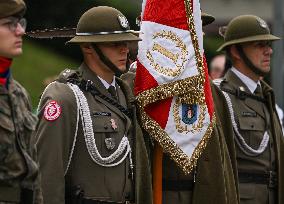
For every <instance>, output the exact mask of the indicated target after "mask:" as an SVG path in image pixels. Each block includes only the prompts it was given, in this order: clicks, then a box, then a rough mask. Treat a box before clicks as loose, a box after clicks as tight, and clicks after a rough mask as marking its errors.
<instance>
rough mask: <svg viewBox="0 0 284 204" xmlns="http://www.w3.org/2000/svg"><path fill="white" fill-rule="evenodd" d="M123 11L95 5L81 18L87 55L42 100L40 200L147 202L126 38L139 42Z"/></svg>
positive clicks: (51, 203)
mask: <svg viewBox="0 0 284 204" xmlns="http://www.w3.org/2000/svg"><path fill="white" fill-rule="evenodd" d="M139 40H140V38H138V37H136V36H135V35H133V34H132V31H131V30H129V24H128V21H127V19H126V18H125V16H124V15H123V14H122V13H121V12H120V11H118V10H116V9H114V8H111V7H106V6H100V7H94V8H92V9H90V10H88V11H86V12H85V13H84V14H83V15H82V16H81V18H80V20H79V22H78V25H77V30H76V36H75V37H74V38H72V39H71V40H70V41H69V42H68V43H72V44H78V45H79V46H80V48H81V51H82V54H83V56H84V62H83V63H82V64H81V66H80V67H79V68H78V70H77V71H73V70H70V69H66V70H65V71H63V73H62V74H61V75H60V76H59V79H58V80H57V81H56V82H53V83H51V84H50V85H48V87H47V88H46V90H45V91H44V93H43V95H42V98H41V101H40V104H39V118H40V121H39V123H38V126H37V147H38V150H39V152H38V156H39V162H40V170H41V175H42V192H43V200H44V203H47V204H60V203H68V204H69V203H84V204H106V203H107V204H115V203H136V204H151V203H152V195H151V192H152V191H151V179H150V169H149V161H148V155H147V151H146V147H145V143H144V139H143V135H142V132H141V129H140V128H139V126H138V125H137V120H136V117H135V106H134V105H133V102H134V97H133V95H132V92H131V90H130V88H129V87H128V86H127V85H126V84H125V83H124V82H122V81H121V80H120V79H119V78H117V77H115V73H123V72H125V71H126V64H127V54H128V52H129V49H128V47H127V44H128V42H132V41H139Z"/></svg>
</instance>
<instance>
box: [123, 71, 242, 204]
mask: <svg viewBox="0 0 284 204" xmlns="http://www.w3.org/2000/svg"><path fill="white" fill-rule="evenodd" d="M121 78H122V79H123V80H125V81H126V82H127V83H128V84H129V85H130V86H132V87H133V84H134V79H135V73H133V72H128V73H127V74H124V75H122V76H121ZM211 88H212V94H213V97H214V100H215V99H217V98H218V97H219V96H220V97H223V96H222V93H221V92H220V91H219V89H218V88H217V87H216V86H214V85H212V87H211ZM224 107H225V108H224ZM215 112H216V118H217V120H216V126H215V127H214V129H213V133H212V136H211V138H210V140H209V142H208V144H207V147H206V148H205V150H204V152H203V153H202V155H201V157H200V158H199V160H198V163H197V166H196V169H195V170H194V172H193V173H192V174H190V175H185V174H184V173H183V172H182V170H181V169H180V168H179V167H178V166H177V165H176V164H175V163H174V162H173V161H172V160H171V159H170V158H169V157H168V156H167V155H166V154H164V156H163V179H164V180H170V181H175V182H176V183H187V182H188V183H190V182H191V183H192V184H193V188H192V190H191V191H182V190H180V191H163V204H173V203H178V204H203V203H204V204H205V203H212V204H238V203H239V198H238V186H237V183H236V182H235V180H236V178H237V170H236V169H237V168H236V163H235V161H233V162H232V160H231V153H230V151H231V150H232V149H233V151H231V152H232V154H233V155H234V143H233V142H234V141H233V132H232V131H233V129H232V126H231V125H230V124H228V123H226V120H227V114H228V109H227V108H226V106H225V104H223V103H222V101H219V103H215Z"/></svg>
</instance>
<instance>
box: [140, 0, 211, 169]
mask: <svg viewBox="0 0 284 204" xmlns="http://www.w3.org/2000/svg"><path fill="white" fill-rule="evenodd" d="M141 20H142V22H141V34H140V38H141V39H142V41H141V42H139V51H138V61H137V70H136V80H135V95H136V97H137V101H138V106H139V111H140V116H141V122H142V126H143V128H144V129H145V130H146V131H147V132H148V133H149V134H150V135H151V137H152V138H153V139H154V140H155V141H157V142H158V144H159V145H160V146H161V148H162V150H163V152H165V153H167V154H168V155H169V156H170V157H171V158H172V159H173V160H174V161H175V162H176V163H177V164H178V166H179V167H180V168H181V169H182V170H183V171H184V172H185V173H186V174H188V173H190V172H191V170H192V169H193V168H194V166H195V165H196V162H197V159H198V158H199V156H200V155H201V153H202V151H203V150H204V148H205V146H206V144H207V142H208V139H209V138H210V135H211V132H212V129H213V125H214V121H215V116H214V107H213V101H212V95H211V90H210V84H209V80H208V73H207V65H206V62H205V60H204V58H203V54H204V53H203V32H202V21H201V10H200V3H199V0H163V1H161V0H147V1H146V0H144V2H143V9H142V16H141Z"/></svg>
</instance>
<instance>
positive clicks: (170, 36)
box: [146, 30, 188, 77]
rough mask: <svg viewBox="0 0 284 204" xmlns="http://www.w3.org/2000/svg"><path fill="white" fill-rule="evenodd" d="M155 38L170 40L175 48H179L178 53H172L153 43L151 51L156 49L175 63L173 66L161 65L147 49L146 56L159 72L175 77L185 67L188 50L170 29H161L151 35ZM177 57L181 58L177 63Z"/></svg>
mask: <svg viewBox="0 0 284 204" xmlns="http://www.w3.org/2000/svg"><path fill="white" fill-rule="evenodd" d="M157 38H164V39H166V40H170V41H171V42H173V43H174V44H175V45H176V47H177V48H179V50H180V52H179V53H176V54H175V53H172V52H171V51H170V50H168V49H167V48H165V47H163V46H161V45H159V44H157V43H154V45H153V48H152V51H153V52H154V51H157V52H159V53H160V54H162V55H163V56H165V57H166V58H168V59H169V60H171V61H172V62H173V63H174V64H175V66H176V67H175V68H169V67H163V66H161V65H160V64H158V63H156V62H155V59H154V57H153V55H152V54H151V52H150V51H149V50H148V51H147V54H146V57H147V58H148V60H149V61H150V65H151V66H152V67H153V68H154V69H155V70H156V71H157V72H159V73H161V74H164V75H166V76H170V77H176V76H178V75H180V74H181V72H182V70H183V69H184V68H185V64H186V62H187V59H188V51H187V47H186V45H185V43H184V42H183V41H182V40H181V39H180V38H179V37H178V35H177V34H176V33H174V32H172V31H165V30H163V31H161V32H157V33H155V34H154V35H153V40H155V39H157ZM179 57H180V58H181V63H180V64H178V59H179Z"/></svg>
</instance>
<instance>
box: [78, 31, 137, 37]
mask: <svg viewBox="0 0 284 204" xmlns="http://www.w3.org/2000/svg"><path fill="white" fill-rule="evenodd" d="M134 32H135V31H134V30H126V31H113V32H98V33H76V35H77V36H90V35H108V34H120V33H134Z"/></svg>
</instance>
